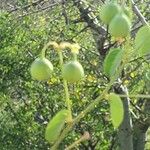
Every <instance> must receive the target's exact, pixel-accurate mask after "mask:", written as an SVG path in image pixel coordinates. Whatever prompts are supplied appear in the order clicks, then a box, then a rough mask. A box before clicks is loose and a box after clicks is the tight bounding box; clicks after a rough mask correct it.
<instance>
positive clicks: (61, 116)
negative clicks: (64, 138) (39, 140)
mask: <svg viewBox="0 0 150 150" xmlns="http://www.w3.org/2000/svg"><path fill="white" fill-rule="evenodd" d="M68 113H69V112H68V110H65V109H64V110H61V111H59V112H58V113H57V114H56V115H55V116H54V117H53V118H52V120H51V121H50V122H49V123H48V125H47V127H46V131H45V139H46V140H47V141H48V142H50V143H53V142H55V141H56V140H57V139H58V137H59V135H60V132H61V130H62V129H63V127H64V125H65V121H66V119H67V117H68Z"/></svg>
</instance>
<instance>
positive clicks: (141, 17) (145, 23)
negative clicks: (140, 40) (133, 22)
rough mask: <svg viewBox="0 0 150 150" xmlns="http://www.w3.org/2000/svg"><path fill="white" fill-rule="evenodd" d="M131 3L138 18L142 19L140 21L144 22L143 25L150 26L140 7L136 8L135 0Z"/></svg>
mask: <svg viewBox="0 0 150 150" xmlns="http://www.w3.org/2000/svg"><path fill="white" fill-rule="evenodd" d="M131 3H132V7H133V11H134V12H135V14H136V15H137V16H138V18H139V19H140V21H141V22H142V24H143V25H148V22H147V21H146V19H145V18H144V16H143V15H142V13H141V12H140V10H139V9H138V7H137V6H136V4H135V2H134V0H131Z"/></svg>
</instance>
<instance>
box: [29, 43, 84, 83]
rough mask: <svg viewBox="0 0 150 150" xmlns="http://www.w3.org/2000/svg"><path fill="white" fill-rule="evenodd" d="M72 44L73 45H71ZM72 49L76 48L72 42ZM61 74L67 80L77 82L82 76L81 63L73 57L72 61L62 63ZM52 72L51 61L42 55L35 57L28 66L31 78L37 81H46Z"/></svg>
mask: <svg viewBox="0 0 150 150" xmlns="http://www.w3.org/2000/svg"><path fill="white" fill-rule="evenodd" d="M73 46H74V47H73ZM72 47H73V48H74V49H77V48H78V47H77V44H72ZM72 53H73V56H76V51H73V52H72ZM61 67H62V76H63V78H64V79H65V80H67V81H68V82H71V83H73V82H77V81H80V80H81V79H82V78H83V77H84V70H83V67H82V65H81V64H80V63H79V62H78V61H77V57H75V58H74V59H73V60H72V61H69V62H68V63H66V64H62V66H61ZM52 72H53V65H52V63H51V62H50V61H49V60H48V59H46V58H45V56H44V55H42V56H41V57H39V58H36V59H35V61H34V62H33V63H32V65H31V68H30V73H31V76H32V78H33V79H35V80H38V81H48V80H49V79H50V77H51V74H52Z"/></svg>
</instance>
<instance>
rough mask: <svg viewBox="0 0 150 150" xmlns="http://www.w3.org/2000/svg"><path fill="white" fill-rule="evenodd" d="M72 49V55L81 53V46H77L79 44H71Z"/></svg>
mask: <svg viewBox="0 0 150 150" xmlns="http://www.w3.org/2000/svg"><path fill="white" fill-rule="evenodd" d="M70 49H71V52H72V53H75V54H78V53H79V49H80V46H79V44H77V43H75V44H71V45H70Z"/></svg>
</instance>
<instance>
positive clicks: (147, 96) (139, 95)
mask: <svg viewBox="0 0 150 150" xmlns="http://www.w3.org/2000/svg"><path fill="white" fill-rule="evenodd" d="M118 95H119V96H120V97H132V98H133V97H135V98H150V95H145V94H137V95H123V94H118Z"/></svg>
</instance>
